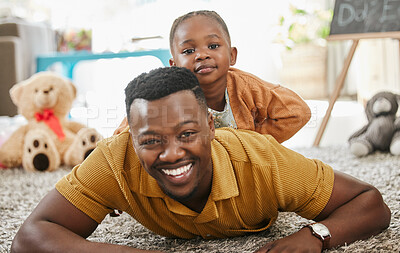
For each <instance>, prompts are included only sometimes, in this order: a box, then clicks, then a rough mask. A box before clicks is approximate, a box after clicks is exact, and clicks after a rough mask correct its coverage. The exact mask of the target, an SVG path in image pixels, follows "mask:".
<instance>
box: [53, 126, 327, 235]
mask: <svg viewBox="0 0 400 253" xmlns="http://www.w3.org/2000/svg"><path fill="white" fill-rule="evenodd" d="M211 152H212V161H213V182H212V189H211V194H210V196H209V198H208V201H207V203H206V205H205V207H204V209H203V211H202V212H201V213H197V212H195V211H192V210H191V209H189V208H187V207H186V206H184V205H182V204H181V203H179V202H177V201H175V200H173V199H171V198H170V197H168V196H167V195H166V194H164V193H163V192H162V190H161V189H160V187H159V186H158V184H157V182H156V181H155V179H153V178H152V177H151V176H150V175H149V174H147V172H146V171H145V170H144V169H143V168H142V167H141V165H140V163H139V160H138V158H137V156H136V154H135V152H134V149H133V147H132V144H131V138H130V135H129V132H128V131H127V130H125V131H124V132H122V133H121V134H120V135H118V136H113V137H111V138H108V139H105V140H103V141H102V142H100V143H99V144H98V147H97V148H96V149H95V150H94V151H93V152H92V154H91V155H90V156H89V157H88V158H87V159H86V160H85V161H84V162H83V163H82V164H81V165H80V166H79V165H78V166H76V167H75V168H74V169H73V170H72V171H71V173H70V174H68V175H66V176H65V177H63V178H62V179H61V180H60V181H59V182H58V183H57V185H56V189H57V190H58V191H59V192H60V193H61V194H62V195H63V196H64V197H65V198H66V199H67V200H69V201H70V202H71V203H72V204H73V205H75V206H76V207H77V208H78V209H80V210H81V211H83V212H84V213H86V214H87V215H88V216H90V217H91V218H92V219H94V220H95V221H96V222H98V223H100V222H101V221H102V220H103V219H104V218H105V216H106V215H107V214H108V213H110V212H112V211H113V210H114V209H119V210H122V211H124V212H127V213H128V214H130V215H131V216H132V217H133V218H135V219H136V220H137V221H138V222H140V223H141V224H143V225H144V226H145V227H147V228H149V229H150V230H152V231H154V232H155V233H157V234H160V235H163V236H167V237H178V238H193V237H195V236H202V237H203V238H209V239H211V238H224V237H232V236H239V235H244V234H246V233H247V232H257V231H262V230H265V229H267V228H268V227H269V226H271V224H273V222H274V221H275V220H276V218H277V216H278V210H282V211H288V212H296V213H298V214H299V215H301V216H303V217H305V218H307V219H312V218H314V217H316V216H317V215H318V214H319V213H320V212H321V211H322V209H323V208H324V207H325V205H326V204H327V202H328V200H329V198H330V195H331V192H332V188H333V181H334V174H333V170H332V168H331V167H329V166H328V165H326V164H324V163H322V162H321V161H318V160H312V159H307V158H305V157H303V156H302V155H300V154H298V153H296V152H294V151H291V150H289V149H287V148H285V147H283V146H281V145H280V144H279V143H278V142H277V141H276V140H275V139H274V138H273V137H272V136H269V135H261V134H258V133H256V132H253V131H248V130H235V129H231V128H220V129H217V130H216V135H215V140H213V141H212V150H211Z"/></svg>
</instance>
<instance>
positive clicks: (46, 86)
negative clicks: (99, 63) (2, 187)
mask: <svg viewBox="0 0 400 253" xmlns="http://www.w3.org/2000/svg"><path fill="white" fill-rule="evenodd" d="M10 95H11V99H12V101H13V103H14V104H15V105H16V106H17V107H18V112H19V114H21V115H23V116H24V117H25V118H26V120H27V124H25V125H22V126H20V127H19V128H17V130H15V131H14V132H13V133H12V134H11V136H10V137H9V138H8V139H7V140H6V141H5V142H4V143H3V145H2V146H1V147H0V164H2V165H3V166H5V167H8V168H14V167H21V166H22V167H23V168H24V169H26V170H27V171H53V170H56V169H57V168H59V167H60V165H67V166H74V165H77V164H79V163H81V162H82V161H83V160H84V159H85V158H86V157H87V156H88V155H89V154H90V152H91V151H93V149H94V148H95V146H96V143H97V141H99V140H100V139H102V137H101V135H100V134H99V133H98V132H97V131H96V130H95V129H93V128H87V127H86V126H85V125H83V124H81V123H78V122H74V121H71V120H69V119H68V118H67V115H68V113H69V111H70V109H71V107H72V102H73V101H74V99H75V97H76V88H75V86H74V85H73V84H72V82H71V81H70V80H68V79H66V78H64V77H61V76H59V75H57V74H55V73H52V72H40V73H36V74H34V75H33V76H32V77H30V78H29V79H27V80H24V81H22V82H20V83H17V84H15V85H14V86H13V87H12V88H11V89H10Z"/></svg>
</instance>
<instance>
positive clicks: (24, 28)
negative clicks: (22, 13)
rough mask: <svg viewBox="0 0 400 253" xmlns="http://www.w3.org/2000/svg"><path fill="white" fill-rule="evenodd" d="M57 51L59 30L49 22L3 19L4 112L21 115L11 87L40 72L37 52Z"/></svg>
mask: <svg viewBox="0 0 400 253" xmlns="http://www.w3.org/2000/svg"><path fill="white" fill-rule="evenodd" d="M55 50H56V37H55V33H54V31H53V30H52V29H51V28H50V27H49V26H48V25H46V24H44V23H31V22H27V21H25V20H23V19H20V18H4V19H0V115H7V116H14V115H16V114H17V108H16V106H15V105H14V104H13V103H12V101H11V98H10V95H9V90H10V88H11V87H12V86H13V85H14V84H16V83H18V82H20V81H22V80H24V79H27V78H28V77H30V76H31V75H32V74H33V73H35V72H36V57H37V55H39V54H44V53H49V52H54V51H55Z"/></svg>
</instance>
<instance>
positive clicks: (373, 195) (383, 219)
mask: <svg viewBox="0 0 400 253" xmlns="http://www.w3.org/2000/svg"><path fill="white" fill-rule="evenodd" d="M369 192H370V203H369V208H370V210H371V211H373V212H374V214H375V215H374V216H375V218H376V223H377V225H378V227H377V230H378V231H377V233H379V232H381V231H382V230H385V229H386V228H388V227H389V225H390V219H391V215H392V214H391V212H390V209H389V207H388V206H387V205H386V204H385V202H384V201H383V198H382V195H381V193H380V192H379V190H378V189H376V188H375V187H373V188H372V189H371V190H370V191H369Z"/></svg>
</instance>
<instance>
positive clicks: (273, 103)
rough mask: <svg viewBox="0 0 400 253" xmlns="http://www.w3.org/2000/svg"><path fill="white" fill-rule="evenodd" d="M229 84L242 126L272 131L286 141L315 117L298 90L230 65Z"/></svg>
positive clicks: (232, 103)
mask: <svg viewBox="0 0 400 253" xmlns="http://www.w3.org/2000/svg"><path fill="white" fill-rule="evenodd" d="M226 88H227V90H228V95H229V102H230V106H231V108H232V113H233V117H234V118H235V121H236V124H237V128H238V129H247V130H253V131H256V132H258V133H261V134H270V135H272V136H273V137H274V138H275V139H276V140H277V141H278V142H279V143H282V142H284V141H286V140H288V139H289V138H290V137H292V136H293V135H294V134H295V133H297V132H298V131H299V130H300V129H301V128H302V127H303V126H304V125H305V124H307V122H308V121H309V120H310V118H311V110H310V108H309V107H308V105H307V104H306V102H305V101H304V100H303V99H302V98H301V97H300V96H299V95H297V94H296V93H295V92H294V91H292V90H290V89H288V88H286V87H283V86H281V85H277V84H272V83H269V82H266V81H264V80H262V79H260V78H258V77H257V76H255V75H252V74H250V73H247V72H244V71H241V70H238V69H235V68H230V69H229V71H228V75H227V83H226Z"/></svg>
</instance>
